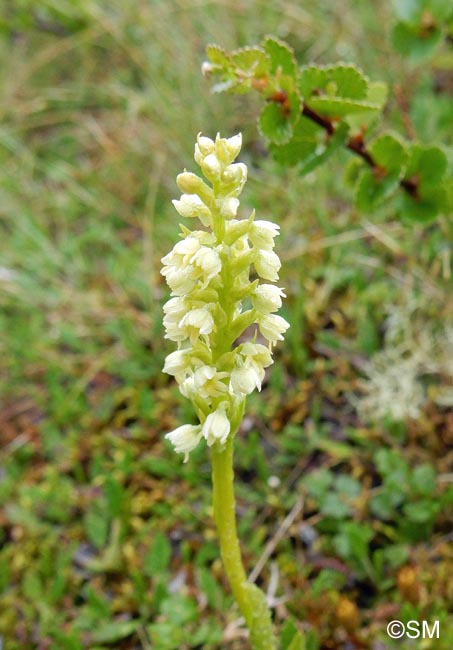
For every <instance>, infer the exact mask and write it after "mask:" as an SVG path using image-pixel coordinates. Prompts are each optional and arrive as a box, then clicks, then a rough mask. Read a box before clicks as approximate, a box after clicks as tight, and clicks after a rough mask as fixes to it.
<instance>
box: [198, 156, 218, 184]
mask: <svg viewBox="0 0 453 650" xmlns="http://www.w3.org/2000/svg"><path fill="white" fill-rule="evenodd" d="M200 167H201V169H202V170H203V174H204V175H205V176H206V178H209V180H210V181H217V180H218V179H219V177H220V174H221V172H222V165H221V163H220V161H219V159H218V158H217V156H216V155H215V154H214V153H210V154H209V155H208V156H206V158H205V159H204V160H203V161H202V162H201V163H200Z"/></svg>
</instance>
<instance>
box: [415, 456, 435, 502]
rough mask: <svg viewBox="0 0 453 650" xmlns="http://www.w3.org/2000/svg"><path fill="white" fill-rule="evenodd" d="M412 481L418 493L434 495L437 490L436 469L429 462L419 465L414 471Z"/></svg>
mask: <svg viewBox="0 0 453 650" xmlns="http://www.w3.org/2000/svg"><path fill="white" fill-rule="evenodd" d="M410 483H411V487H412V489H413V490H414V492H416V493H417V494H420V495H422V496H429V495H432V494H434V492H435V490H436V470H435V469H434V467H433V466H432V465H430V464H429V463H423V464H422V465H417V467H415V468H414V471H413V472H412V476H411V478H410Z"/></svg>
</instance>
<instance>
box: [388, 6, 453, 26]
mask: <svg viewBox="0 0 453 650" xmlns="http://www.w3.org/2000/svg"><path fill="white" fill-rule="evenodd" d="M393 4H394V7H395V12H396V15H397V16H398V18H399V19H400V20H401V21H402V22H405V23H411V24H412V25H420V24H421V23H422V21H423V19H425V22H426V20H429V19H431V20H432V21H439V22H441V21H444V20H446V19H447V18H448V17H449V16H451V14H452V11H453V9H452V6H451V2H449V1H448V0H393ZM424 17H425V18H424Z"/></svg>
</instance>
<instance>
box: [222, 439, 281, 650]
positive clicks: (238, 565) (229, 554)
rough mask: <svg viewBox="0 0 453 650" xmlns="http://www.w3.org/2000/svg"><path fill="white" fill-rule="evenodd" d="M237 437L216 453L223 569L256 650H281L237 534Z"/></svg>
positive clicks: (262, 594)
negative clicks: (250, 579)
mask: <svg viewBox="0 0 453 650" xmlns="http://www.w3.org/2000/svg"><path fill="white" fill-rule="evenodd" d="M233 445H234V436H233V435H231V434H230V436H229V439H228V441H227V443H226V445H225V448H224V449H216V448H215V447H214V448H213V450H212V484H213V505H214V519H215V523H216V526H217V532H218V535H219V542H220V553H221V556H222V561H223V565H224V567H225V571H226V574H227V577H228V581H229V583H230V586H231V591H232V592H233V596H234V598H235V600H236V602H237V604H238V606H239V609H240V611H241V614H242V615H243V617H244V618H245V622H246V624H247V627H248V629H249V631H250V642H251V646H252V648H253V650H277V639H276V637H275V636H274V632H273V628H272V622H271V615H270V611H269V608H268V606H267V602H266V597H265V595H264V593H263V592H262V591H261V590H260V589H258V587H257V586H256V585H252V584H250V583H249V582H247V576H246V574H245V571H244V566H243V564H242V558H241V551H240V547H239V540H238V536H237V530H236V514H235V499H234V487H233V480H234V471H233Z"/></svg>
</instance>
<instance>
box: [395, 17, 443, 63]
mask: <svg viewBox="0 0 453 650" xmlns="http://www.w3.org/2000/svg"><path fill="white" fill-rule="evenodd" d="M441 42H442V31H441V29H439V28H438V27H433V28H431V29H429V30H420V28H419V27H418V26H415V27H414V26H412V25H408V24H407V23H397V24H396V25H395V27H394V28H393V30H392V44H393V47H394V48H395V50H397V51H398V52H399V53H400V54H402V55H403V56H407V57H408V58H409V59H410V60H412V61H414V62H417V61H421V60H422V59H425V58H427V57H429V56H431V55H432V54H433V52H434V50H435V49H436V48H437V46H438V45H439V44H440V43H441Z"/></svg>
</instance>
